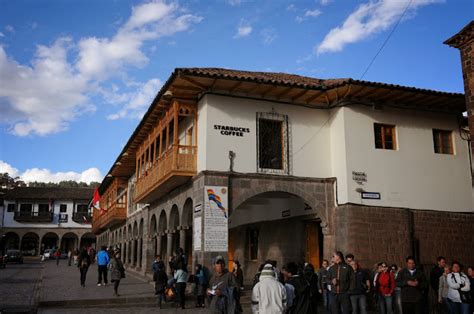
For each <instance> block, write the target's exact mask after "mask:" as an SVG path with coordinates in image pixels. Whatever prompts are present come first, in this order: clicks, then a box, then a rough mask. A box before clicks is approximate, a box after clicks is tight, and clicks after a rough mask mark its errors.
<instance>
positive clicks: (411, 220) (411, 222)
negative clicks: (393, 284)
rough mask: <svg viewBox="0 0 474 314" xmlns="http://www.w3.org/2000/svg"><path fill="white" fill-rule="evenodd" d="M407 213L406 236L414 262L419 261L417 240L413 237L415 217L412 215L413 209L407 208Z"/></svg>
mask: <svg viewBox="0 0 474 314" xmlns="http://www.w3.org/2000/svg"><path fill="white" fill-rule="evenodd" d="M407 214H408V238H409V241H410V252H411V255H412V256H413V257H414V258H415V262H416V263H417V264H418V263H419V257H420V256H419V255H420V254H419V253H420V252H419V245H418V240H417V239H416V238H415V218H414V215H413V211H412V210H410V209H407Z"/></svg>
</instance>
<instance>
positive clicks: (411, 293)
mask: <svg viewBox="0 0 474 314" xmlns="http://www.w3.org/2000/svg"><path fill="white" fill-rule="evenodd" d="M405 260H406V268H404V269H402V270H401V271H400V273H399V274H398V276H397V280H396V284H397V286H399V287H400V288H401V293H402V311H403V314H421V305H422V304H421V302H422V300H423V295H422V292H423V289H424V288H425V287H427V286H428V283H427V280H426V278H425V275H424V274H423V272H422V271H420V270H418V269H417V268H416V263H415V259H414V257H413V256H408V257H407V258H406V259H405Z"/></svg>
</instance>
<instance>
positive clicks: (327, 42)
mask: <svg viewBox="0 0 474 314" xmlns="http://www.w3.org/2000/svg"><path fill="white" fill-rule="evenodd" d="M408 1H409V0H406V1H401V0H378V1H370V2H368V3H365V4H362V5H360V6H359V7H357V9H356V10H355V11H354V12H352V13H351V14H350V15H349V16H348V17H347V19H346V20H345V21H344V23H343V24H342V25H341V26H338V27H336V28H333V29H332V30H331V31H330V32H329V33H328V34H327V35H326V37H325V38H324V39H323V41H322V42H321V44H319V45H318V46H317V47H316V48H315V49H316V52H317V53H318V54H321V53H327V52H337V51H341V50H343V49H344V47H345V46H346V45H347V44H351V43H356V42H358V41H361V40H363V39H365V38H367V37H369V36H370V35H373V34H376V33H380V32H383V31H386V30H387V29H389V28H390V27H391V26H393V25H394V24H395V23H396V22H397V20H398V19H399V18H400V16H401V15H402V14H403V12H404V10H405V8H406V7H407V4H408V3H409V2H408ZM439 2H441V1H440V0H412V2H411V5H410V7H409V8H408V11H407V13H409V14H411V16H414V14H415V13H416V11H417V9H418V8H420V7H422V6H425V5H429V4H432V3H439Z"/></svg>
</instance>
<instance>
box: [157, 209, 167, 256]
mask: <svg viewBox="0 0 474 314" xmlns="http://www.w3.org/2000/svg"><path fill="white" fill-rule="evenodd" d="M159 217H160V218H159V219H158V244H157V248H156V251H157V252H158V254H160V255H161V258H162V259H163V260H167V259H168V255H167V252H168V250H167V248H168V241H167V235H166V231H167V230H166V229H167V223H166V222H167V219H166V218H167V217H166V211H165V210H164V209H162V210H161V212H160V216H159Z"/></svg>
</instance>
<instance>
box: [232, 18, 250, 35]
mask: <svg viewBox="0 0 474 314" xmlns="http://www.w3.org/2000/svg"><path fill="white" fill-rule="evenodd" d="M251 33H252V26H251V25H250V24H249V23H248V22H246V21H245V20H243V19H242V20H240V23H239V26H238V27H237V33H236V34H235V35H234V38H242V37H247V36H249V35H250V34H251Z"/></svg>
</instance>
